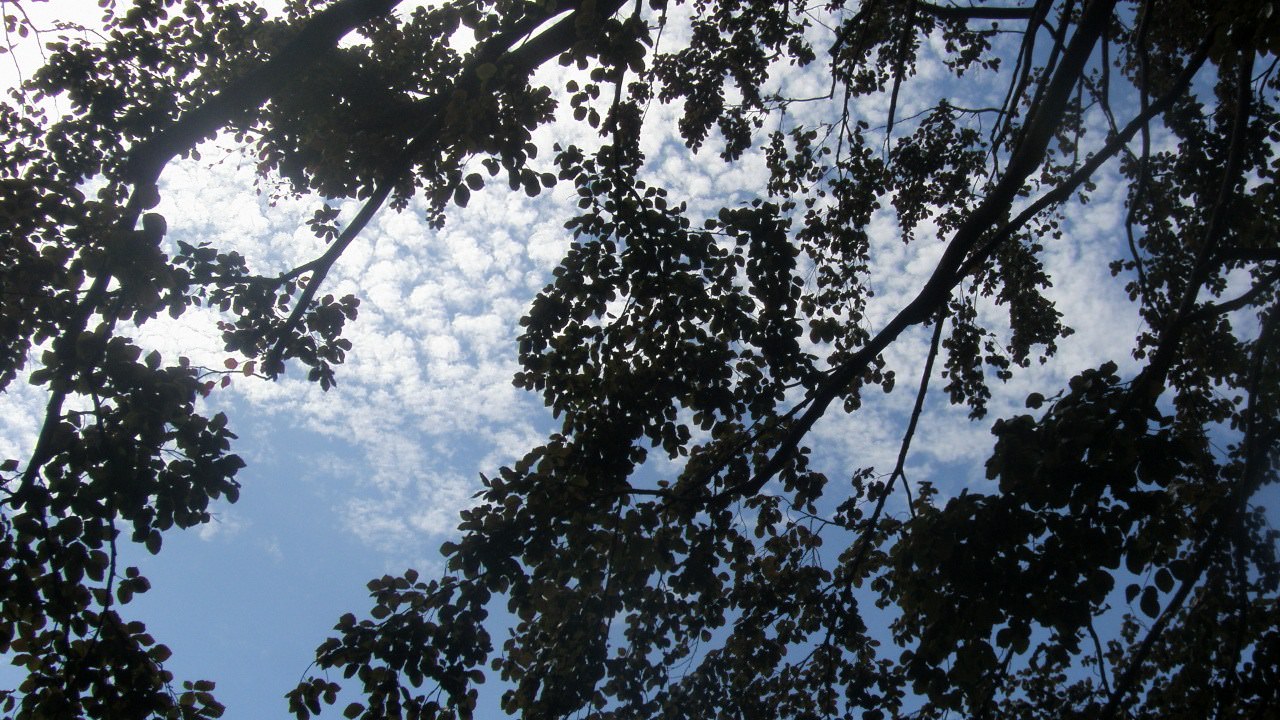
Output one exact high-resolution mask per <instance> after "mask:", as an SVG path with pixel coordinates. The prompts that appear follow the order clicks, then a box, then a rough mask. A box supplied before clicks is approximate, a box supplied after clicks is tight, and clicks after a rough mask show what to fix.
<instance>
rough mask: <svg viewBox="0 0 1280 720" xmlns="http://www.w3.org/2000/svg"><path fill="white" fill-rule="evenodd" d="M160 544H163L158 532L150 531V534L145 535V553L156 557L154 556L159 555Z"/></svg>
mask: <svg viewBox="0 0 1280 720" xmlns="http://www.w3.org/2000/svg"><path fill="white" fill-rule="evenodd" d="M162 543H163V540H162V539H161V538H160V531H159V530H152V531H151V533H150V534H148V535H147V539H146V542H145V543H144V544H145V545H146V548H147V552H149V553H151V554H152V555H156V554H159V552H160V545H161V544H162Z"/></svg>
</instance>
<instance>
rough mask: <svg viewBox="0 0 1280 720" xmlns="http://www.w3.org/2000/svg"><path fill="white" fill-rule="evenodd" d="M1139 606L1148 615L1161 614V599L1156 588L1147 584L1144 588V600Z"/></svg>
mask: <svg viewBox="0 0 1280 720" xmlns="http://www.w3.org/2000/svg"><path fill="white" fill-rule="evenodd" d="M1138 607H1140V608H1141V609H1142V612H1143V614H1145V615H1146V616H1147V617H1150V618H1155V617H1156V616H1158V615H1159V614H1160V599H1159V597H1158V596H1157V595H1156V589H1155V588H1153V587H1151V586H1147V587H1145V588H1143V590H1142V601H1141V602H1140V603H1139V605H1138Z"/></svg>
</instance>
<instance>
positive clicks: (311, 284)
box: [263, 0, 623, 377]
mask: <svg viewBox="0 0 1280 720" xmlns="http://www.w3.org/2000/svg"><path fill="white" fill-rule="evenodd" d="M622 5H623V1H622V0H607V1H606V2H604V3H602V4H601V5H600V6H599V7H596V8H593V9H591V10H583V9H581V8H577V9H574V10H573V12H571V13H569V14H568V15H566V16H565V17H563V18H561V19H560V20H559V21H558V22H556V23H555V24H554V25H552V26H551V27H550V28H548V29H547V30H546V31H544V32H542V33H539V34H538V35H536V36H535V37H533V38H531V39H529V40H528V41H527V42H524V43H523V44H520V43H521V41H522V40H523V39H524V38H525V37H526V36H527V35H528V33H529V31H530V30H532V29H533V28H534V27H536V23H535V24H534V25H531V26H530V25H526V24H524V23H521V24H520V25H519V26H518V27H517V28H515V29H514V30H512V31H511V32H507V33H503V34H501V35H499V36H497V37H495V38H493V39H492V40H490V41H488V42H487V43H485V45H483V46H482V47H481V48H480V49H479V50H478V51H477V52H475V53H474V54H473V55H472V56H471V59H470V61H468V63H467V65H466V66H465V67H464V68H463V69H462V71H461V72H459V73H458V81H457V83H455V84H454V85H453V86H452V87H451V88H449V89H448V90H445V91H442V92H440V93H439V94H437V95H433V96H431V97H430V98H427V99H425V100H423V101H421V102H420V103H419V104H418V107H417V109H416V110H415V111H414V114H415V115H416V116H417V117H419V118H421V120H420V125H419V130H418V132H417V134H416V135H414V137H413V138H412V139H411V140H410V141H409V142H408V144H407V145H406V146H405V149H404V152H402V153H401V155H400V161H399V162H397V163H396V164H395V165H394V166H393V167H391V168H389V169H388V170H387V172H386V174H385V175H384V176H383V178H382V180H381V181H379V182H378V184H377V186H376V188H375V189H374V191H373V194H372V195H371V196H370V197H369V199H368V200H366V201H365V204H364V205H363V206H362V207H361V208H360V212H359V213H358V214H357V215H356V217H355V218H353V219H352V221H351V223H350V224H348V225H347V227H346V229H344V230H343V232H342V234H341V235H340V236H338V238H337V239H336V240H334V242H333V244H332V245H330V246H329V249H328V250H326V251H325V252H324V254H323V255H321V256H320V257H318V258H316V259H315V260H312V261H310V262H308V263H307V267H308V272H311V273H312V275H311V279H310V280H309V281H308V282H307V286H306V288H304V289H303V291H302V294H301V296H299V298H298V302H297V303H296V304H295V305H294V307H293V310H292V312H290V314H289V317H288V319H287V320H286V321H285V323H284V324H283V325H281V326H280V328H279V329H278V330H277V331H276V333H275V337H274V339H273V340H272V341H271V344H270V347H269V348H268V350H267V354H266V357H265V358H264V361H263V365H264V367H265V369H266V371H267V372H268V374H270V375H271V376H272V377H274V376H275V375H276V374H278V373H279V372H281V371H282V370H283V369H284V368H283V356H284V350H285V347H284V346H285V343H286V342H287V341H288V336H289V334H290V333H291V332H292V331H293V330H294V329H295V328H297V327H298V325H299V324H300V323H301V322H302V316H303V315H304V314H305V313H306V310H307V308H308V307H309V306H310V305H311V301H312V299H313V298H315V295H316V292H317V291H318V290H319V288H320V285H321V284H322V283H323V281H324V278H325V276H326V275H328V274H329V271H330V270H331V269H333V265H334V263H336V262H337V261H338V258H339V257H341V256H342V254H343V253H344V252H346V249H347V248H348V247H349V246H350V245H351V243H352V242H353V241H354V240H355V239H356V238H357V237H358V236H359V235H360V233H361V232H363V231H364V228H365V226H367V225H368V224H369V221H370V220H372V219H373V216H374V215H375V214H377V211H378V210H379V209H380V208H381V207H382V204H383V203H384V202H386V199H387V197H389V196H390V194H391V192H392V190H393V189H394V188H395V187H396V186H397V185H399V184H400V183H401V182H403V181H404V180H405V179H406V177H407V176H408V175H409V174H410V173H411V172H412V171H413V165H414V163H415V162H416V159H417V158H419V157H422V156H423V155H424V154H425V150H426V148H427V147H429V146H430V145H431V144H432V143H435V142H437V141H438V139H439V135H440V133H439V130H440V120H441V118H442V117H443V116H444V114H445V110H446V108H447V106H448V104H449V103H450V102H451V101H452V100H453V99H454V97H456V96H458V95H459V94H463V95H468V96H469V95H473V94H478V93H480V92H484V91H486V89H487V90H488V91H489V92H494V91H496V90H497V89H498V88H497V86H498V84H499V83H500V82H502V81H501V80H499V78H503V77H505V78H508V79H512V78H526V77H528V76H529V75H531V74H533V72H534V71H535V70H537V69H538V68H539V67H541V66H542V65H543V64H545V63H547V62H548V61H550V60H551V59H552V58H555V57H556V56H558V55H560V54H561V53H564V52H567V51H568V50H569V49H571V48H572V47H573V44H574V43H575V42H577V41H578V39H579V36H578V28H579V26H580V25H581V24H582V22H581V19H582V18H581V15H580V13H583V12H595V13H599V17H608V16H610V15H612V14H613V13H615V12H617V11H618V10H619V9H620V8H621V7H622ZM545 20H546V19H545V18H543V19H542V20H541V21H542V22H545ZM516 45H519V47H515V46H516ZM512 48H515V49H512ZM490 63H491V64H494V65H496V66H498V67H499V68H500V70H499V72H498V74H496V75H494V76H493V77H492V78H490V79H489V80H487V81H486V80H484V79H482V78H481V77H480V74H479V72H478V71H477V70H478V68H479V67H480V66H481V65H485V64H490ZM486 83H488V84H487V85H486Z"/></svg>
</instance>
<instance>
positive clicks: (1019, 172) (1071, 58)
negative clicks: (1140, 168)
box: [736, 0, 1115, 495]
mask: <svg viewBox="0 0 1280 720" xmlns="http://www.w3.org/2000/svg"><path fill="white" fill-rule="evenodd" d="M1114 7H1115V0H1095V2H1092V3H1090V4H1089V5H1088V7H1087V8H1085V11H1084V13H1083V15H1082V17H1081V19H1080V25H1079V26H1078V28H1077V29H1076V33H1075V35H1074V36H1073V37H1072V39H1071V42H1070V44H1069V45H1068V47H1067V49H1066V51H1065V52H1064V53H1063V56H1062V60H1061V62H1060V63H1059V64H1058V66H1057V69H1056V71H1055V72H1054V75H1053V79H1052V80H1051V81H1050V82H1049V84H1048V86H1047V88H1046V91H1045V93H1044V95H1043V100H1042V102H1041V104H1040V107H1039V108H1037V109H1036V110H1035V113H1034V115H1033V117H1032V118H1031V120H1030V122H1029V123H1028V125H1027V126H1025V129H1024V137H1023V139H1022V141H1021V142H1020V143H1019V144H1018V149H1017V150H1016V151H1015V152H1014V155H1013V157H1012V158H1011V159H1010V161H1009V165H1008V167H1007V168H1006V170H1005V174H1004V175H1003V176H1002V177H1001V178H1000V181H999V182H998V183H997V184H996V187H995V188H994V189H993V190H992V191H991V193H990V194H988V195H987V197H986V198H985V199H984V200H983V201H982V203H981V204H980V205H979V206H978V207H977V208H975V209H974V211H973V212H972V213H971V214H970V215H969V217H968V219H966V220H965V222H964V223H963V224H962V225H961V226H960V228H959V229H958V230H957V231H956V234H955V236H954V237H953V238H952V240H951V242H950V243H949V244H948V245H947V249H946V251H945V252H944V253H943V256H942V259H941V260H940V261H939V262H938V265H937V266H936V267H935V268H934V271H933V274H932V275H931V276H930V278H929V280H928V282H926V283H925V286H924V288H922V289H921V290H920V292H919V294H917V295H916V297H915V299H913V300H912V301H911V302H910V303H909V304H908V305H907V306H906V307H905V308H903V309H902V310H901V311H900V312H899V313H898V314H897V316H895V317H894V318H893V320H891V321H890V322H889V324H888V325H887V326H885V328H884V329H883V330H881V331H880V332H879V333H878V334H877V335H876V336H875V337H874V338H872V339H871V340H870V341H869V342H868V343H867V344H866V346H864V347H863V348H862V349H861V350H859V351H858V352H857V353H855V354H854V355H853V357H851V358H849V359H848V360H846V361H845V362H844V363H842V364H841V365H839V366H838V367H836V368H835V369H834V370H833V371H832V372H831V373H830V374H829V375H828V376H827V379H826V380H825V381H824V382H823V383H822V384H821V385H819V386H818V388H817V389H816V390H815V391H814V392H813V393H812V394H811V396H810V398H809V399H810V400H811V405H810V406H809V409H808V410H807V411H806V412H805V413H804V414H802V415H801V416H800V418H799V419H798V420H797V421H796V422H795V423H794V424H793V425H791V426H790V427H788V428H787V430H786V433H785V435H784V437H783V439H782V441H781V443H779V445H778V447H777V449H776V450H775V451H774V453H773V455H772V456H771V457H770V458H769V460H768V461H766V462H765V463H764V464H763V465H762V466H761V467H760V469H759V470H758V471H757V472H756V475H755V477H753V478H752V479H751V480H750V481H748V482H746V483H743V484H741V485H740V486H739V487H738V488H736V492H738V493H740V494H744V495H750V494H754V493H756V492H759V490H760V488H762V487H764V485H765V483H767V482H769V480H770V479H772V478H773V477H774V476H775V475H777V474H778V472H779V471H780V470H781V469H782V468H783V466H784V465H785V464H786V463H787V462H788V461H789V460H790V459H791V457H792V455H793V454H794V453H795V451H796V448H797V447H798V446H799V445H800V441H801V440H802V439H803V438H804V436H805V435H807V434H808V432H809V430H810V429H811V428H812V427H813V425H814V423H816V422H817V421H818V418H820V417H822V416H823V415H824V414H825V413H826V410H827V408H828V407H829V406H830V405H831V402H832V401H833V400H835V399H836V398H837V397H839V396H840V394H841V393H842V392H843V391H844V390H845V388H847V387H848V386H849V384H850V383H851V382H853V380H854V378H856V377H858V376H859V375H860V374H862V373H863V372H865V371H866V368H867V366H868V365H869V364H870V363H871V361H872V360H874V359H875V358H876V357H877V356H878V355H880V353H882V352H884V350H885V348H887V347H888V346H889V345H890V344H891V343H892V342H893V341H894V340H896V339H897V338H898V336H899V335H901V334H902V332H903V331H904V330H906V329H907V328H909V327H911V326H913V325H918V324H920V323H922V322H925V321H927V320H928V319H929V318H930V317H932V316H933V315H935V314H936V313H937V312H938V311H939V310H940V309H941V308H942V306H943V304H944V303H946V301H947V298H948V297H950V295H951V291H952V290H953V288H954V287H955V286H956V285H957V284H958V283H959V282H960V276H959V275H958V273H957V271H958V270H959V269H960V267H961V266H962V265H963V264H964V262H965V260H966V258H967V257H968V256H969V255H970V253H971V252H972V251H973V250H974V249H975V248H976V247H977V246H978V244H979V243H980V242H981V241H982V239H983V238H984V237H985V236H986V235H987V234H988V233H989V232H991V230H992V229H993V227H994V226H996V225H997V224H998V223H999V222H1000V218H1002V217H1003V216H1004V215H1006V214H1007V213H1008V212H1009V208H1010V206H1011V205H1012V204H1013V201H1014V199H1015V198H1016V197H1017V195H1018V192H1019V190H1021V189H1022V186H1023V183H1024V182H1025V181H1026V179H1027V177H1028V176H1029V175H1030V174H1031V173H1032V172H1033V171H1035V169H1036V168H1037V167H1039V166H1040V164H1041V163H1042V162H1043V161H1044V157H1045V153H1046V152H1047V149H1048V146H1049V141H1050V140H1051V139H1052V137H1053V134H1054V132H1055V131H1056V130H1057V128H1058V125H1059V124H1060V123H1061V120H1062V114H1063V111H1064V110H1065V108H1066V105H1067V102H1068V100H1069V99H1070V96H1071V93H1072V91H1073V89H1074V88H1075V85H1076V83H1077V82H1078V81H1079V78H1080V74H1081V73H1082V72H1083V71H1084V67H1085V64H1086V63H1087V62H1088V60H1089V56H1090V55H1091V54H1092V53H1093V48H1094V46H1095V45H1096V44H1097V41H1098V38H1099V37H1100V36H1101V35H1102V31H1103V30H1104V29H1105V27H1106V24H1107V22H1108V21H1109V20H1110V18H1111V13H1112V10H1113V9H1114Z"/></svg>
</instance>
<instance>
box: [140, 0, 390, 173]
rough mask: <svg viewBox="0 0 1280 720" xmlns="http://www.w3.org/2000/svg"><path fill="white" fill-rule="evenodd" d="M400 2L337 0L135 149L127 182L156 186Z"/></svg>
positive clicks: (386, 0) (385, 0) (387, 0)
mask: <svg viewBox="0 0 1280 720" xmlns="http://www.w3.org/2000/svg"><path fill="white" fill-rule="evenodd" d="M399 2H400V0H338V2H336V3H334V4H333V5H331V6H329V7H328V8H326V9H325V10H322V11H321V12H319V13H317V14H316V15H315V16H314V17H313V18H311V19H310V20H308V21H307V24H306V25H305V26H304V27H303V28H302V30H301V31H300V32H299V33H298V34H297V36H296V37H294V38H293V39H292V40H290V41H289V42H288V43H287V44H286V45H285V46H284V47H283V48H281V49H280V51H279V52H277V53H275V54H274V55H272V56H271V58H270V59H269V60H267V61H266V62H265V63H263V64H262V65H259V66H258V67H256V68H254V69H253V70H250V71H249V72H247V73H245V74H244V75H242V76H241V77H240V78H238V79H237V80H235V81H233V82H232V83H231V84H230V85H228V86H227V87H226V88H225V89H224V90H222V91H221V92H219V93H218V94H217V95H214V96H213V97H212V98H209V100H207V101H206V102H205V103H204V104H202V105H200V106H199V107H196V108H195V109H193V110H190V111H188V112H187V113H185V114H184V115H183V116H182V117H180V118H178V119H177V120H176V121H174V122H173V123H172V124H171V125H169V127H167V128H165V129H163V130H161V131H160V132H158V133H156V134H155V135H154V136H152V137H151V138H150V139H148V140H147V141H145V142H143V143H141V144H139V145H137V146H135V147H134V148H133V151H132V152H131V153H130V154H129V179H130V180H131V181H132V182H133V183H135V184H136V185H138V186H144V185H147V184H150V183H154V182H155V180H156V178H158V177H159V176H160V171H161V170H162V169H163V168H164V166H165V165H167V164H168V163H169V161H170V160H172V159H173V158H174V157H176V156H178V155H179V154H181V153H184V152H187V151H188V150H190V149H191V148H193V147H195V146H196V145H197V144H198V143H200V142H201V141H203V140H205V139H207V138H209V137H211V136H213V134H214V133H216V132H217V131H218V130H220V129H221V128H222V127H223V126H225V125H226V124H227V123H228V122H229V121H231V120H232V119H233V118H235V117H236V116H237V115H239V114H241V113H243V112H246V111H248V110H251V109H253V108H255V107H258V106H259V105H261V104H262V103H264V102H266V101H267V99H268V98H270V97H271V96H273V95H275V94H276V93H278V92H279V91H280V90H281V89H282V88H284V87H285V86H287V85H288V84H289V83H290V82H293V81H294V80H296V79H297V77H298V76H299V75H301V74H302V72H303V71H304V70H305V69H306V68H307V67H308V66H310V65H311V64H313V63H315V61H316V60H318V59H320V57H321V56H323V55H324V54H326V53H328V52H329V51H330V50H332V49H333V48H334V47H336V46H337V44H338V41H339V40H340V39H342V38H343V37H344V36H346V35H347V34H348V33H350V32H351V31H352V30H354V29H356V28H357V27H359V26H361V25H363V24H364V23H366V22H368V21H370V20H372V19H374V18H376V17H379V16H381V15H384V14H386V13H387V12H389V11H390V10H391V8H393V7H395V6H396V5H397V4H399Z"/></svg>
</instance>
